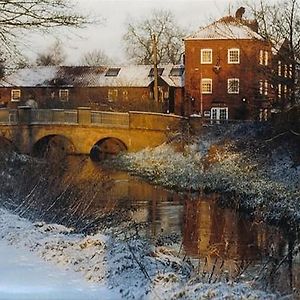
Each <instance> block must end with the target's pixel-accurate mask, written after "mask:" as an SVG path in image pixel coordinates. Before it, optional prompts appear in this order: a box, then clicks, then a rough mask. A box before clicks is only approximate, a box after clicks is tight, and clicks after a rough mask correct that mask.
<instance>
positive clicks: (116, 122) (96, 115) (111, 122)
mask: <svg viewBox="0 0 300 300" xmlns="http://www.w3.org/2000/svg"><path fill="white" fill-rule="evenodd" d="M91 123H92V124H94V125H105V126H118V127H126V128H128V127H129V114H128V113H116V112H103V111H92V112H91Z"/></svg>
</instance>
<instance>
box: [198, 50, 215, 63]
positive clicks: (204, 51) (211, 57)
mask: <svg viewBox="0 0 300 300" xmlns="http://www.w3.org/2000/svg"><path fill="white" fill-rule="evenodd" d="M205 53H209V54H210V60H205V59H204V58H205V55H204V54H205ZM200 62H201V64H202V65H211V64H212V63H213V50H212V49H210V48H205V49H201V52H200Z"/></svg>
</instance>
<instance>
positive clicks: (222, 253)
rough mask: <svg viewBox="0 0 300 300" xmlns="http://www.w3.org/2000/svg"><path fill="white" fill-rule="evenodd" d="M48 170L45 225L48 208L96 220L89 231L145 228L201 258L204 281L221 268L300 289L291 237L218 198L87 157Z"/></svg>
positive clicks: (64, 216) (63, 217) (63, 218)
mask: <svg viewBox="0 0 300 300" xmlns="http://www.w3.org/2000/svg"><path fill="white" fill-rule="evenodd" d="M51 167H52V170H50V172H49V173H48V174H49V175H48V176H49V178H51V177H53V178H56V179H58V182H56V181H55V180H50V179H49V180H50V181H49V182H53V184H52V186H51V187H50V188H49V189H50V190H51V189H52V190H54V191H56V192H58V194H57V195H58V196H57V195H56V196H55V201H53V203H52V201H50V200H48V201H50V202H49V203H47V206H46V207H44V206H43V205H44V204H43V203H42V202H45V201H42V200H41V199H43V198H41V197H39V199H38V200H36V202H35V203H36V204H35V205H36V206H39V207H40V209H41V210H42V211H43V214H42V216H43V217H44V218H45V220H46V221H48V220H47V215H51V211H52V212H53V213H52V215H54V216H55V217H56V219H53V220H54V221H56V222H60V223H66V225H69V224H68V222H70V220H71V219H72V220H76V221H75V223H74V222H73V223H72V225H74V226H79V227H80V226H84V228H86V227H87V225H86V224H90V223H93V225H95V226H94V227H93V230H97V228H99V227H101V225H103V222H105V221H107V219H108V221H109V222H108V223H107V224H108V225H109V226H110V225H111V224H112V225H116V224H117V225H118V224H119V223H118V222H117V223H113V220H114V221H119V222H122V221H127V222H133V223H134V224H144V225H145V226H144V227H143V230H142V231H141V233H143V234H145V235H147V236H149V237H151V238H154V239H156V240H159V239H160V241H161V243H162V244H163V243H164V241H166V240H168V239H167V238H168V236H171V235H172V234H175V235H177V236H178V237H179V239H178V240H179V244H180V243H181V247H180V250H181V254H182V255H187V256H189V257H192V258H194V259H199V272H205V273H206V274H209V275H208V279H209V281H212V280H213V278H214V275H219V274H221V273H222V272H223V273H224V272H225V271H226V272H228V274H229V276H241V275H245V274H247V276H248V279H252V280H254V279H255V277H256V276H269V277H268V278H265V281H266V282H267V284H268V285H269V287H274V288H275V289H280V290H282V291H285V292H287V291H291V288H297V289H300V278H299V277H300V275H299V274H300V268H299V263H300V262H299V260H300V259H299V254H298V253H296V254H297V256H296V257H294V256H295V253H294V252H295V246H296V244H295V239H296V238H295V237H289V236H286V235H285V234H283V233H282V232H281V231H280V230H278V229H275V228H273V227H270V226H267V225H265V224H263V223H258V222H255V220H254V221H253V220H249V219H247V218H246V217H245V216H244V215H243V214H240V213H237V212H235V211H232V210H230V209H224V208H221V207H220V206H218V197H219V195H217V194H210V195H207V194H201V193H200V194H198V195H188V194H185V195H184V194H179V193H175V192H171V191H167V190H165V189H163V188H160V187H156V186H152V185H150V184H148V183H146V182H144V181H142V180H140V179H137V178H134V177H131V176H129V175H128V174H126V173H124V172H118V171H112V170H107V169H103V168H102V167H101V166H100V165H99V164H97V163H94V162H92V161H91V160H90V159H88V158H85V157H70V158H68V160H67V161H66V164H63V165H62V164H59V165H55V164H53V165H52V166H51ZM48 194H49V195H51V193H49V191H48ZM49 195H47V197H46V198H47V199H49ZM62 195H63V196H62ZM58 200H59V201H58ZM58 216H61V217H60V218H58ZM81 220H88V222H86V221H85V222H81ZM82 224H83V225H82ZM178 240H177V241H178ZM264 274H268V275H264Z"/></svg>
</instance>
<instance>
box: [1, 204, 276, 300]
mask: <svg viewBox="0 0 300 300" xmlns="http://www.w3.org/2000/svg"><path fill="white" fill-rule="evenodd" d="M128 234H130V233H129V232H127V233H126V234H125V231H124V232H123V234H119V235H103V234H101V233H97V234H94V235H84V234H75V233H72V229H71V228H67V227H65V226H62V225H57V224H46V223H43V222H36V223H32V222H30V221H28V220H26V219H23V218H20V217H19V216H17V215H15V214H12V213H10V212H8V211H7V210H4V209H0V236H1V238H2V239H4V240H5V241H7V242H8V243H9V244H10V245H13V246H15V247H20V248H24V247H25V248H26V249H28V250H30V251H31V252H35V253H37V254H38V255H39V256H40V257H42V258H43V259H44V260H46V261H48V262H52V263H55V264H59V265H61V266H63V267H64V268H65V269H67V270H72V271H75V272H78V273H80V274H82V277H83V278H85V279H86V280H88V281H91V282H94V283H99V284H100V285H101V286H107V288H108V289H110V290H112V291H114V292H115V295H117V294H116V293H118V294H119V295H120V296H119V298H120V299H225V298H226V297H229V299H276V296H275V295H271V294H267V293H265V292H262V291H258V290H255V285H256V281H255V279H254V280H253V281H250V282H245V283H234V282H232V281H228V280H224V281H220V282H210V281H209V280H208V279H207V278H205V277H203V276H200V275H198V274H197V273H196V272H195V270H194V269H193V267H192V265H191V264H190V262H189V261H184V260H182V259H181V258H179V257H178V256H177V255H176V254H175V253H173V252H172V251H170V250H169V249H168V248H165V247H154V246H153V245H151V243H149V242H148V241H146V240H143V239H140V238H137V237H134V236H129V235H128ZM202 275H203V274H202ZM99 297H100V298H101V295H99ZM117 299H118V298H117Z"/></svg>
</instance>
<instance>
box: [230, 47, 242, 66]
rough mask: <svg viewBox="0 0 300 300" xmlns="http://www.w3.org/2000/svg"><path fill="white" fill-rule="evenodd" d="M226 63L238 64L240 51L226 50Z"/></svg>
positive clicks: (235, 49) (234, 49)
mask: <svg viewBox="0 0 300 300" xmlns="http://www.w3.org/2000/svg"><path fill="white" fill-rule="evenodd" d="M228 63H229V64H239V63H240V49H237V48H233V49H228Z"/></svg>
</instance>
